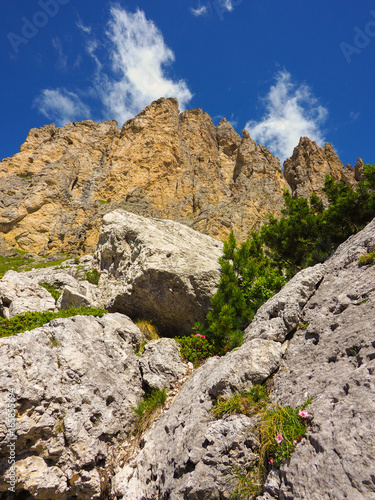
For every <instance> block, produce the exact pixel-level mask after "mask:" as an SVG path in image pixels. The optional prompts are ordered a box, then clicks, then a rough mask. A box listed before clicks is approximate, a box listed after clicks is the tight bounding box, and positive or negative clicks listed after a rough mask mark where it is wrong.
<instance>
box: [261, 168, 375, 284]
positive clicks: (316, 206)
mask: <svg viewBox="0 0 375 500" xmlns="http://www.w3.org/2000/svg"><path fill="white" fill-rule="evenodd" d="M364 177H365V181H364V182H359V183H358V184H357V186H356V187H355V189H353V188H352V187H351V186H349V185H348V184H345V183H344V182H335V179H334V178H333V177H332V176H329V175H327V176H326V179H325V184H324V188H323V189H322V191H323V192H324V193H325V195H326V196H327V198H328V202H329V207H328V208H327V209H326V210H325V209H324V206H323V202H322V200H320V199H319V198H318V196H317V195H315V194H313V195H312V196H311V198H310V200H307V199H304V198H297V199H294V198H292V196H291V195H290V193H289V192H288V191H285V192H284V202H285V205H286V208H285V209H283V210H282V217H281V218H280V219H276V218H275V217H274V216H272V215H271V216H269V218H268V222H266V223H265V224H263V226H262V228H261V231H260V233H261V240H262V242H263V244H264V245H265V246H266V247H267V249H268V255H269V256H270V258H271V259H272V260H273V261H274V262H275V264H277V265H278V266H279V267H280V268H282V269H284V272H285V273H286V275H287V276H288V277H292V276H293V275H294V274H296V272H298V271H299V270H300V269H302V268H305V267H308V266H311V265H313V264H316V263H318V262H323V261H324V260H325V259H326V258H327V257H329V256H330V255H331V254H332V253H333V252H334V251H335V250H336V248H337V247H338V246H339V245H340V244H341V243H343V242H344V241H345V240H346V239H347V238H349V236H351V235H352V234H355V233H357V232H358V231H360V230H361V229H363V228H364V227H365V225H366V224H368V223H369V222H370V221H371V220H372V219H373V218H374V217H375V165H365V166H364Z"/></svg>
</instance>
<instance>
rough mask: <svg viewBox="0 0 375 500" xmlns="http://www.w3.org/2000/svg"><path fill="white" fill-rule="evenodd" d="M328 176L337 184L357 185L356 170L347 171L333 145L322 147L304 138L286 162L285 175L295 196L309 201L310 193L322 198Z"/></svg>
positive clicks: (348, 169) (349, 169) (327, 144)
mask: <svg viewBox="0 0 375 500" xmlns="http://www.w3.org/2000/svg"><path fill="white" fill-rule="evenodd" d="M327 174H328V175H331V176H333V177H334V179H335V180H336V181H344V182H345V183H347V184H355V182H356V179H355V177H354V169H353V167H350V166H349V167H348V168H344V165H343V164H342V163H341V161H340V158H339V157H338V156H337V154H336V153H335V152H334V150H333V147H332V144H329V143H326V144H325V145H324V147H322V148H321V147H319V146H318V145H317V143H316V142H314V141H312V140H310V139H309V138H308V137H301V139H300V141H299V144H298V146H296V147H295V148H294V151H293V155H292V156H291V157H290V158H288V159H287V160H286V161H285V163H284V175H285V178H286V180H287V182H288V184H289V186H290V187H291V190H292V193H293V196H294V197H296V198H298V197H301V196H303V197H307V198H308V197H309V196H310V195H311V193H315V194H317V195H318V196H321V195H322V193H321V188H322V187H323V186H324V179H325V176H326V175H327Z"/></svg>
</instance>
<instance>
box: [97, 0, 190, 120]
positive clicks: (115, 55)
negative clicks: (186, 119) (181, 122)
mask: <svg viewBox="0 0 375 500" xmlns="http://www.w3.org/2000/svg"><path fill="white" fill-rule="evenodd" d="M111 16H112V18H111V21H110V22H109V25H108V31H107V36H108V38H109V40H110V43H111V46H112V49H111V59H112V69H113V71H114V72H115V74H116V76H117V78H115V79H113V78H110V77H108V75H107V74H103V73H102V74H101V77H102V79H101V81H100V84H104V85H103V87H104V88H103V89H102V90H103V91H104V93H103V101H104V103H105V106H106V108H107V112H109V113H110V114H111V115H112V116H113V117H115V118H116V119H117V120H118V121H119V122H124V121H125V120H127V119H129V118H130V117H132V116H134V115H135V114H136V113H138V112H139V111H140V110H141V109H143V108H144V107H145V106H147V105H148V104H150V102H151V101H153V100H155V99H158V98H159V97H177V99H178V100H179V103H180V105H181V107H182V108H184V107H185V105H186V104H187V103H188V102H189V100H190V99H191V98H192V94H191V92H190V91H189V89H188V87H187V85H186V83H185V82H184V81H183V80H180V81H177V82H176V81H173V80H172V79H171V78H169V77H168V74H167V67H168V66H169V65H170V64H171V63H172V62H173V61H174V54H173V52H172V50H171V49H169V48H168V47H167V46H166V45H165V43H164V39H163V36H162V34H161V32H160V31H159V30H158V28H157V27H156V26H155V25H154V23H153V22H152V21H149V20H147V19H146V17H145V14H144V12H143V11H140V10H137V11H136V12H135V13H134V14H131V13H128V12H127V11H126V10H124V9H120V8H118V7H112V8H111Z"/></svg>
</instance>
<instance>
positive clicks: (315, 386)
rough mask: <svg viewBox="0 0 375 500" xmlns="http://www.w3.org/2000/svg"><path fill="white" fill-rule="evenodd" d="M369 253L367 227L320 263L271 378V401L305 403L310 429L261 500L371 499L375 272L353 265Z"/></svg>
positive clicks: (373, 235)
mask: <svg viewBox="0 0 375 500" xmlns="http://www.w3.org/2000/svg"><path fill="white" fill-rule="evenodd" d="M374 248H375V221H373V222H371V223H370V224H369V225H368V226H367V227H366V228H365V229H364V230H363V231H361V232H360V233H358V234H357V235H355V236H352V237H351V238H349V240H347V241H346V242H345V243H343V244H342V245H341V246H340V247H339V248H338V250H337V251H336V253H335V254H334V255H333V256H332V257H331V258H330V259H329V260H328V261H327V262H326V263H325V272H324V279H323V281H322V282H321V284H320V286H319V288H318V289H317V291H316V293H315V294H314V296H313V297H312V298H311V299H310V300H309V301H308V302H307V303H306V306H305V307H304V310H303V316H302V321H303V322H304V323H305V325H306V324H307V328H306V329H299V330H298V331H297V333H296V334H295V335H294V337H293V339H292V340H291V341H290V343H289V347H288V350H287V352H286V355H285V358H284V359H283V361H282V363H281V366H280V370H279V372H278V374H277V375H276V377H275V379H274V390H273V395H272V397H273V400H274V401H275V402H277V403H280V404H282V405H290V406H298V405H300V404H302V403H303V402H304V401H305V400H306V399H307V398H308V397H312V398H313V402H312V403H311V405H310V406H309V407H308V411H309V412H312V414H313V415H314V426H313V429H312V431H311V432H310V433H309V435H308V437H307V439H304V440H303V441H302V442H301V444H299V445H298V446H297V448H296V451H295V453H294V454H293V455H292V457H291V459H290V462H288V463H286V464H284V465H283V466H282V467H281V470H280V479H281V484H280V487H279V488H274V489H273V495H272V496H267V495H269V493H267V494H266V495H265V496H262V497H261V498H262V499H263V500H265V499H269V498H278V499H288V500H289V499H300V500H302V499H307V498H308V499H309V500H322V499H337V500H341V499H344V498H347V499H353V500H360V499H368V500H370V499H374V498H375V465H374V449H375V437H374V432H373V424H374V418H375V398H374V393H375V377H374V375H375V293H374V290H375V266H372V265H365V266H359V265H358V259H359V257H361V256H362V255H364V254H366V253H368V252H372V251H373V250H374Z"/></svg>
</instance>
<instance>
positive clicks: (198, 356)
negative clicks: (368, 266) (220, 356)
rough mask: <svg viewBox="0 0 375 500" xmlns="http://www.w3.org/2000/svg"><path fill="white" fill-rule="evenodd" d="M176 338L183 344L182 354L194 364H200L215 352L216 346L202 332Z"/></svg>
mask: <svg viewBox="0 0 375 500" xmlns="http://www.w3.org/2000/svg"><path fill="white" fill-rule="evenodd" d="M175 340H176V341H177V342H178V343H179V344H180V345H181V356H182V357H183V358H185V359H186V360H187V361H190V362H191V363H193V365H194V366H199V365H200V364H201V363H203V361H204V360H205V359H206V358H208V357H210V356H213V355H214V354H215V348H214V346H213V345H212V344H211V343H210V342H209V341H208V340H207V339H206V336H205V335H202V334H201V333H197V334H195V335H191V336H189V337H175Z"/></svg>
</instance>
